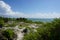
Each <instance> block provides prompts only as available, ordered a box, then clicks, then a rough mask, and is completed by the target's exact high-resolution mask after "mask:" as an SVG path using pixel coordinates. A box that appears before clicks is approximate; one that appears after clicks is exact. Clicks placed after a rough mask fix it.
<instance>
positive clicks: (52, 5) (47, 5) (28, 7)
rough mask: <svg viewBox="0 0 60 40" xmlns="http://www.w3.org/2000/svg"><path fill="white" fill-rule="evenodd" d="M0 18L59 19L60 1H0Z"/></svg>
mask: <svg viewBox="0 0 60 40" xmlns="http://www.w3.org/2000/svg"><path fill="white" fill-rule="evenodd" d="M0 16H4V17H15V18H17V17H25V18H59V17H60V0H0Z"/></svg>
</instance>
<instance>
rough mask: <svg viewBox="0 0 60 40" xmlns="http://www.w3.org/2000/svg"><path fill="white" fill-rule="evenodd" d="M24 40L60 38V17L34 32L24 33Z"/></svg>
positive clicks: (59, 39)
mask: <svg viewBox="0 0 60 40" xmlns="http://www.w3.org/2000/svg"><path fill="white" fill-rule="evenodd" d="M24 40H60V19H54V21H52V22H50V23H46V24H45V25H44V27H41V28H38V29H37V32H35V33H32V32H31V33H29V34H26V35H25V37H24Z"/></svg>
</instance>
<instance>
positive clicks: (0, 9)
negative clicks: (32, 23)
mask: <svg viewBox="0 0 60 40" xmlns="http://www.w3.org/2000/svg"><path fill="white" fill-rule="evenodd" d="M0 16H4V17H28V18H59V17H60V13H33V14H24V13H21V12H15V11H13V10H12V9H11V6H9V5H8V4H7V3H5V2H4V1H0Z"/></svg>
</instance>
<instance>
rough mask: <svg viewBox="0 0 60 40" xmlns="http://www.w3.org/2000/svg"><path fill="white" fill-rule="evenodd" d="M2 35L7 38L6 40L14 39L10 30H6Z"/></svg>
mask: <svg viewBox="0 0 60 40" xmlns="http://www.w3.org/2000/svg"><path fill="white" fill-rule="evenodd" d="M3 35H4V36H5V37H6V38H7V39H11V40H12V39H13V38H14V32H13V30H11V29H7V30H5V31H3Z"/></svg>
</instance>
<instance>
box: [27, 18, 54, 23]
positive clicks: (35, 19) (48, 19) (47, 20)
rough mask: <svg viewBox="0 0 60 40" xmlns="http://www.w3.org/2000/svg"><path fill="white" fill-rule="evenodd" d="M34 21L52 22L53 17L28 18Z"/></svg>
mask: <svg viewBox="0 0 60 40" xmlns="http://www.w3.org/2000/svg"><path fill="white" fill-rule="evenodd" d="M28 19H29V20H32V21H42V22H50V21H53V18H28Z"/></svg>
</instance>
